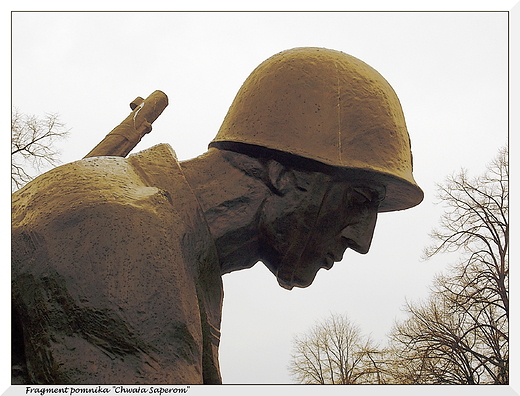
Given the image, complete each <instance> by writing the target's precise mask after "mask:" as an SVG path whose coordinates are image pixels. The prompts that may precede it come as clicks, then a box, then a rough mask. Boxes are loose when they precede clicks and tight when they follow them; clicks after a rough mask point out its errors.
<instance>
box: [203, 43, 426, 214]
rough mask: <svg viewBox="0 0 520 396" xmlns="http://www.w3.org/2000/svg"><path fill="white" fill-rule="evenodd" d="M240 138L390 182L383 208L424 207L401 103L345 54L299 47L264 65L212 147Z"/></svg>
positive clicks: (251, 78)
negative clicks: (414, 171) (421, 203)
mask: <svg viewBox="0 0 520 396" xmlns="http://www.w3.org/2000/svg"><path fill="white" fill-rule="evenodd" d="M222 142H238V143H244V144H248V145H255V146H262V147H266V148H269V149H273V150H278V151H282V152H285V153H290V154H293V155H297V156H300V157H304V158H307V159H311V160H315V161H318V162H321V163H324V164H327V165H331V166H333V167H339V168H343V169H345V170H346V171H347V173H348V172H357V174H359V171H362V172H361V174H365V175H366V177H369V178H373V179H374V180H376V181H378V182H379V183H381V184H383V185H384V186H385V187H386V198H385V200H384V201H383V202H382V203H381V206H380V208H379V211H380V212H389V211H395V210H403V209H407V208H410V207H413V206H415V205H418V204H419V203H420V202H421V201H422V199H423V192H422V190H421V189H420V188H419V186H418V185H417V183H416V182H415V180H414V178H413V175H412V168H413V164H412V153H411V146H410V137H409V135H408V131H407V129H406V124H405V119H404V115H403V111H402V108H401V104H400V102H399V99H398V98H397V95H396V94H395V92H394V90H393V89H392V87H391V86H390V84H389V83H388V82H387V81H386V80H385V79H384V78H383V77H382V76H381V75H380V74H379V73H378V72H377V71H376V70H374V69H373V68H372V67H370V66H369V65H367V64H366V63H364V62H362V61H361V60H359V59H357V58H355V57H353V56H350V55H347V54H345V53H343V52H340V51H336V50H330V49H326V48H313V47H310V48H309V47H304V48H294V49H291V50H286V51H282V52H280V53H278V54H276V55H274V56H272V57H271V58H269V59H267V60H266V61H264V62H263V63H261V64H260V65H259V66H258V67H257V68H256V69H255V70H254V71H253V72H252V73H251V74H250V76H249V77H248V78H247V79H246V81H245V82H244V84H243V85H242V87H241V88H240V90H239V92H238V93H237V95H236V97H235V99H234V101H233V103H232V104H231V107H230V108H229V111H228V113H227V115H226V117H225V119H224V121H223V123H222V126H221V127H220V130H219V132H218V134H217V136H216V137H215V139H214V140H213V141H212V142H211V143H210V147H211V146H216V147H218V146H219V144H220V143H222Z"/></svg>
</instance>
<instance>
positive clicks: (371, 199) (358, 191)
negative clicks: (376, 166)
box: [352, 187, 384, 205]
mask: <svg viewBox="0 0 520 396" xmlns="http://www.w3.org/2000/svg"><path fill="white" fill-rule="evenodd" d="M352 196H353V201H354V202H355V203H356V204H358V205H365V204H377V205H379V204H380V203H381V201H383V199H384V194H380V193H379V192H378V191H376V190H374V189H372V188H369V187H354V188H353V194H352Z"/></svg>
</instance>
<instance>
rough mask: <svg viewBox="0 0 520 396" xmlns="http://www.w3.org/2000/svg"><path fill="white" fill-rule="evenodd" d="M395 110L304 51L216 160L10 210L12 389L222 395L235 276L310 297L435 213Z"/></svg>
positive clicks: (367, 82) (107, 170) (246, 94)
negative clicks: (218, 387) (403, 217)
mask: <svg viewBox="0 0 520 396" xmlns="http://www.w3.org/2000/svg"><path fill="white" fill-rule="evenodd" d="M422 198H423V193H422V191H421V189H420V188H419V187H418V186H417V184H416V182H415V181H414V179H413V176H412V156H411V150H410V140H409V136H408V132H407V129H406V125H405V121H404V117H403V114H402V110H401V106H400V104H399V101H398V98H397V96H396V95H395V93H394V91H393V90H392V88H391V87H390V85H389V84H388V83H387V82H386V81H385V80H384V79H383V77H381V75H380V74H379V73H377V72H376V71H375V70H374V69H372V68H371V67H370V66H368V65H366V64H365V63H363V62H361V61H360V60H358V59H356V58H354V57H352V56H349V55H346V54H344V53H342V52H339V51H334V50H328V49H324V48H296V49H292V50H288V51H284V52H281V53H279V54H277V55H274V56H273V57H271V58H270V59H268V60H266V61H265V62H263V63H262V64H261V65H260V66H258V67H257V68H256V69H255V70H254V71H253V73H252V74H251V75H250V76H249V77H248V79H247V80H246V81H245V83H244V84H243V86H242V88H241V89H240V91H239V92H238V94H237V96H236V98H235V100H234V102H233V103H232V105H231V107H230V109H229V112H228V114H227V115H226V117H225V119H224V122H223V124H222V127H221V128H220V130H219V132H218V134H217V136H216V137H215V139H214V140H213V141H212V142H211V143H210V144H209V150H208V151H207V152H206V153H205V154H203V155H201V156H200V157H197V158H194V159H192V160H189V161H185V162H178V161H177V159H176V156H175V153H174V151H173V150H172V149H171V148H170V146H168V145H166V144H161V145H158V146H155V147H152V148H150V149H147V150H144V151H142V152H139V153H137V154H132V155H130V156H129V157H127V158H124V157H121V156H98V157H90V158H85V159H82V160H79V161H76V162H73V163H70V164H66V165H63V166H60V167H58V168H56V169H53V170H51V171H49V172H47V173H45V174H43V175H41V176H40V177H38V178H37V179H35V180H34V181H32V182H31V183H29V184H28V185H27V186H25V187H24V188H22V189H21V190H19V191H18V192H16V193H15V194H13V201H12V202H13V209H12V221H13V227H12V248H13V253H12V265H13V268H12V293H13V311H12V312H13V382H14V383H33V384H199V383H205V384H218V383H221V376H220V372H219V364H218V345H219V334H220V333H219V328H220V318H221V307H222V298H223V292H222V281H221V275H222V274H224V273H229V272H232V271H236V270H240V269H243V268H249V267H251V266H253V265H254V264H255V263H256V262H257V261H262V262H263V263H264V264H265V265H266V266H267V267H268V268H269V269H270V270H271V271H272V273H273V274H274V275H275V276H276V278H277V280H278V282H279V284H280V285H281V286H282V287H284V288H287V289H291V288H293V287H294V286H296V287H307V286H309V285H310V284H311V283H312V281H313V279H314V277H315V275H316V273H317V271H318V270H320V268H326V269H330V268H331V267H332V265H333V263H334V262H336V261H339V260H341V259H342V256H343V253H344V251H345V250H346V249H347V248H351V249H353V250H355V251H357V252H359V253H362V254H365V253H367V252H368V250H369V247H370V243H371V240H372V235H373V231H374V227H375V224H376V218H377V214H378V212H388V211H396V210H403V209H407V208H410V207H413V206H415V205H417V204H419V203H420V202H421V200H422Z"/></svg>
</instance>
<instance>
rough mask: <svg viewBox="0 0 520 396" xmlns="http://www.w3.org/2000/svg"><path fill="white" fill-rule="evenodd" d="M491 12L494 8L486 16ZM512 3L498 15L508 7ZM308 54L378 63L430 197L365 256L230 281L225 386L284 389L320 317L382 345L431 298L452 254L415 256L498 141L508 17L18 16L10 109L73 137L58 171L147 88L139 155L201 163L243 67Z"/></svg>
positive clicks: (396, 221) (382, 226)
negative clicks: (159, 106)
mask: <svg viewBox="0 0 520 396" xmlns="http://www.w3.org/2000/svg"><path fill="white" fill-rule="evenodd" d="M488 9H491V8H488ZM504 9H507V8H504ZM301 46H318V47H326V48H332V49H336V50H340V51H343V52H346V53H348V54H351V55H353V56H355V57H357V58H359V59H361V60H363V61H364V62H366V63H368V64H369V65H371V66H372V67H374V68H375V69H376V70H378V71H379V72H380V73H381V74H382V75H383V76H384V77H385V78H386V79H387V80H388V81H389V83H390V84H391V85H392V86H393V88H394V90H395V91H396V92H397V95H398V97H399V98H400V100H401V104H402V107H403V110H404V114H405V118H406V122H407V125H408V130H409V133H410V137H411V141H412V151H413V156H414V176H415V179H416V180H417V182H418V184H419V185H420V186H421V187H422V189H423V190H424V192H425V199H424V202H423V203H422V204H421V205H419V206H418V207H416V208H413V209H410V210H407V211H403V212H393V213H384V214H381V215H380V216H379V220H378V225H377V226H376V231H375V235H374V239H373V243H372V248H371V251H370V252H369V253H368V254H367V255H359V254H357V253H355V252H353V251H347V252H346V254H345V256H344V259H343V261H342V262H340V263H336V264H335V265H334V267H333V268H332V269H331V270H330V271H325V270H322V271H320V272H319V273H318V276H317V277H316V280H315V282H314V283H313V285H311V286H310V287H308V288H305V289H294V290H292V291H287V290H284V289H282V288H280V287H279V286H278V284H277V282H276V279H275V277H274V276H273V275H271V273H270V272H269V271H268V270H267V269H266V268H265V267H264V266H263V264H261V263H258V264H257V265H256V266H254V267H253V268H252V269H250V270H244V271H240V272H234V273H232V274H228V275H225V276H224V277H223V279H224V290H225V298H224V312H223V322H222V340H221V347H220V355H221V358H220V363H221V371H222V377H223V381H224V383H254V384H265V383H267V384H279V383H291V378H290V376H289V373H288V371H287V365H288V363H289V359H290V354H291V348H292V345H291V341H292V339H293V337H294V336H295V335H296V334H300V333H303V332H305V331H307V330H308V329H309V328H310V327H311V326H312V325H313V324H314V322H315V321H316V320H319V319H323V318H325V317H327V316H329V315H330V314H331V313H341V314H347V315H348V316H349V318H350V319H351V320H352V321H353V322H355V323H357V324H358V325H359V326H360V328H361V330H362V332H363V333H364V334H366V335H368V334H371V336H372V338H374V339H375V340H378V341H381V343H384V342H385V337H386V334H387V333H388V332H389V331H390V330H391V327H392V324H393V322H394V321H395V320H396V319H399V318H403V314H402V312H401V308H402V307H403V305H404V303H405V301H406V299H408V300H412V301H413V300H417V299H419V298H426V297H427V296H428V286H429V285H430V282H431V280H432V277H433V276H434V274H435V273H439V272H441V271H443V270H444V268H445V267H446V265H447V264H449V263H450V262H453V261H455V260H456V259H457V257H451V256H439V257H437V258H435V259H432V260H429V261H427V262H424V261H421V260H420V256H421V252H422V249H423V248H424V246H425V245H427V244H428V243H429V237H428V232H429V231H430V230H431V229H432V228H433V227H435V226H436V225H437V222H438V218H439V215H440V213H442V207H441V206H439V205H435V202H436V199H435V183H439V182H442V181H443V180H444V178H445V177H446V176H447V175H448V174H451V173H452V172H456V171H458V170H460V169H461V168H462V167H464V168H467V169H468V170H469V173H470V175H474V176H476V175H478V174H480V173H482V171H483V170H484V169H485V166H486V164H487V163H489V162H490V161H491V160H492V159H493V157H495V155H496V154H497V151H498V149H499V148H500V147H502V146H504V145H506V144H507V141H508V14H507V13H506V12H290V13H286V12H284V13H277V12H268V13H261V12H252V13H242V12H238V13H237V12H233V13H227V12H219V13H215V12H194V13H191V12H188V13H165V12H161V13H128V12H127V13H88V12H82V13H15V14H13V17H12V105H13V106H15V107H17V108H18V110H19V111H21V112H22V113H28V114H35V115H39V116H42V115H43V114H44V113H49V112H58V113H59V114H60V119H61V121H62V122H64V123H66V125H67V127H69V128H71V135H70V137H69V138H68V140H67V141H66V142H64V143H63V144H60V148H61V150H62V156H61V159H62V161H63V162H70V161H75V160H78V159H80V158H82V157H83V156H84V155H85V154H86V153H87V152H89V151H90V150H91V149H92V148H93V147H94V146H95V145H96V144H97V143H98V142H99V141H100V140H101V139H103V137H104V136H105V135H106V134H107V133H108V132H109V131H110V130H111V129H112V128H113V127H114V126H116V125H117V124H118V123H119V122H121V121H122V120H123V119H124V118H125V117H126V116H127V115H128V113H129V111H130V110H129V107H128V104H129V103H130V101H132V100H133V99H134V98H135V97H136V96H142V97H146V96H148V95H149V94H150V93H152V92H153V91H154V90H156V89H160V90H162V91H164V92H165V93H166V94H167V95H168V97H169V103H170V104H169V106H168V107H167V108H166V110H165V111H164V113H163V114H162V115H161V116H160V117H159V119H158V120H157V121H156V122H155V123H154V125H153V131H152V132H151V133H150V134H149V135H147V136H145V137H144V138H143V140H142V141H141V143H140V144H139V145H138V146H137V147H136V149H135V150H134V151H139V150H142V149H146V148H148V147H150V146H152V145H154V144H157V143H169V144H170V145H171V146H172V147H173V149H174V150H175V151H176V152H177V155H178V157H179V159H180V160H186V159H189V158H193V157H195V156H198V155H200V154H202V153H203V152H204V151H206V149H207V144H208V143H209V141H211V139H212V138H213V137H214V136H215V134H216V133H217V131H218V129H219V126H220V124H221V122H222V120H223V118H224V116H225V114H226V111H227V109H228V107H229V105H230V104H231V102H232V100H233V98H234V96H235V94H236V93H237V91H238V89H239V88H240V86H241V84H242V82H243V81H244V80H245V79H246V77H247V76H248V75H249V73H250V72H251V71H252V70H253V69H254V68H255V67H256V66H257V65H258V64H259V63H261V62H262V61H263V60H265V59H266V58H268V57H270V56H271V55H273V54H275V53H277V52H279V51H282V50H285V49H289V48H294V47H301Z"/></svg>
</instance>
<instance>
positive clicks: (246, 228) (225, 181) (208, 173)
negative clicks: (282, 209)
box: [181, 149, 269, 274]
mask: <svg viewBox="0 0 520 396" xmlns="http://www.w3.org/2000/svg"><path fill="white" fill-rule="evenodd" d="M229 155H235V154H234V153H231V154H229V153H226V152H223V151H221V150H218V149H210V150H209V151H208V152H207V153H205V154H203V155H202V156H200V157H197V158H194V159H192V160H189V161H184V162H182V163H181V168H182V169H183V172H184V174H185V176H186V179H187V180H188V183H189V184H190V186H191V188H192V189H193V192H194V194H195V196H196V197H197V199H198V201H199V204H200V206H201V208H202V211H203V213H204V216H205V218H206V222H207V223H208V226H209V230H210V233H211V236H212V237H213V240H214V241H215V245H216V247H217V252H218V255H219V260H220V266H221V273H223V274H224V273H228V272H232V271H236V270H240V269H245V268H250V267H252V266H253V265H254V264H255V263H256V262H257V260H258V215H257V214H258V212H259V210H260V208H261V206H262V204H263V202H264V201H265V199H266V198H267V197H268V195H269V189H268V188H267V187H266V186H265V184H264V183H263V182H262V181H260V180H258V179H256V178H254V177H251V176H249V175H247V174H246V173H245V172H244V171H242V170H240V169H238V168H237V167H235V166H233V165H232V164H231V163H230V161H229V160H228V158H227V157H228V156H229ZM238 155H240V154H238Z"/></svg>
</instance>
